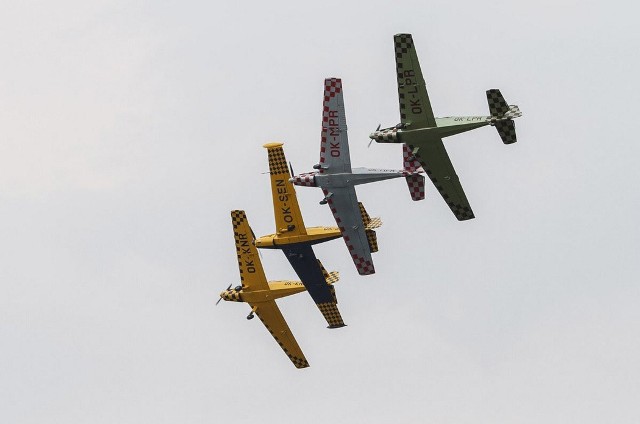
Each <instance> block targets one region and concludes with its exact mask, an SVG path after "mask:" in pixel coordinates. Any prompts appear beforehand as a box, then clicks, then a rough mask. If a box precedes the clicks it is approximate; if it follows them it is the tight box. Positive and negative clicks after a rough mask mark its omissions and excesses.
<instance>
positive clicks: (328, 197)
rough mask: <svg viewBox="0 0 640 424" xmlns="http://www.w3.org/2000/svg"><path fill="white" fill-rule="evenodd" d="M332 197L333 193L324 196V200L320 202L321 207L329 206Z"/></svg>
mask: <svg viewBox="0 0 640 424" xmlns="http://www.w3.org/2000/svg"><path fill="white" fill-rule="evenodd" d="M331 196H333V193H329V194H327V195H326V196H324V199H322V200H321V201H320V204H321V205H326V204H327V202H328V201H329V199H331Z"/></svg>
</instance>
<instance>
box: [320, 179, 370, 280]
mask: <svg viewBox="0 0 640 424" xmlns="http://www.w3.org/2000/svg"><path fill="white" fill-rule="evenodd" d="M323 192H324V195H325V196H328V195H329V192H328V191H327V190H325V189H323ZM328 203H329V207H330V208H331V213H333V217H334V218H335V220H336V223H337V224H338V227H339V228H340V232H341V233H342V237H343V238H344V241H345V243H346V244H347V248H348V249H349V253H350V254H351V258H352V259H353V263H354V264H355V266H356V269H357V270H358V273H360V274H361V275H368V274H374V273H375V272H376V271H375V268H374V267H373V259H372V258H371V251H370V248H369V241H368V238H367V234H366V232H365V226H364V223H363V222H362V216H361V214H360V205H359V204H358V197H357V195H356V190H355V189H354V188H353V187H344V188H332V193H331V196H329V199H328Z"/></svg>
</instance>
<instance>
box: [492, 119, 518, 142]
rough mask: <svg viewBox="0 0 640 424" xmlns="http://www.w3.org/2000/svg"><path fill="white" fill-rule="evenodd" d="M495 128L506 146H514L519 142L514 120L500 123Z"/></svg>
mask: <svg viewBox="0 0 640 424" xmlns="http://www.w3.org/2000/svg"><path fill="white" fill-rule="evenodd" d="M495 126H496V129H497V130H498V134H500V138H501V139H502V142H503V143H504V144H513V143H515V142H516V141H518V140H517V138H516V123H515V122H513V121H512V120H508V121H498V122H496V124H495Z"/></svg>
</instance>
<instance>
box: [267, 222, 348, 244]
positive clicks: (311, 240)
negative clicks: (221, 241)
mask: <svg viewBox="0 0 640 424" xmlns="http://www.w3.org/2000/svg"><path fill="white" fill-rule="evenodd" d="M305 230H306V232H307V234H301V235H295V236H291V235H288V231H287V229H286V228H283V229H281V230H280V231H279V232H277V233H275V234H268V235H266V236H262V237H259V238H257V239H256V241H255V243H256V247H257V248H259V249H282V247H284V246H288V245H292V244H298V243H306V244H310V245H313V244H318V243H323V242H325V241H329V240H335V239H337V238H340V237H342V234H341V233H340V229H339V228H338V227H306V228H305Z"/></svg>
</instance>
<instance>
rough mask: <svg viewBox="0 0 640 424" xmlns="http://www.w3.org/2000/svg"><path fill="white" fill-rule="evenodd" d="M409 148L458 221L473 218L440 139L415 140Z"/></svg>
mask: <svg viewBox="0 0 640 424" xmlns="http://www.w3.org/2000/svg"><path fill="white" fill-rule="evenodd" d="M409 148H411V150H413V152H414V154H415V156H416V157H417V159H418V160H419V161H420V164H421V165H422V167H423V168H424V170H425V172H426V173H427V176H428V177H429V179H431V182H432V183H433V185H434V186H435V187H436V188H437V189H438V192H440V195H441V196H442V198H443V199H444V201H445V202H447V205H449V208H451V211H452V212H453V214H454V215H455V216H456V218H457V219H458V221H465V220H467V219H472V218H474V217H475V216H474V215H473V211H472V210H471V206H470V205H469V201H468V200H467V196H465V194H464V190H463V189H462V185H461V184H460V179H459V178H458V175H457V174H456V171H455V169H454V168H453V164H452V163H451V159H449V155H448V154H447V151H446V150H445V148H444V144H443V143H442V139H441V138H440V137H437V136H435V137H431V138H429V139H427V140H425V139H420V140H416V141H415V144H409ZM416 150H417V152H416Z"/></svg>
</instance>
